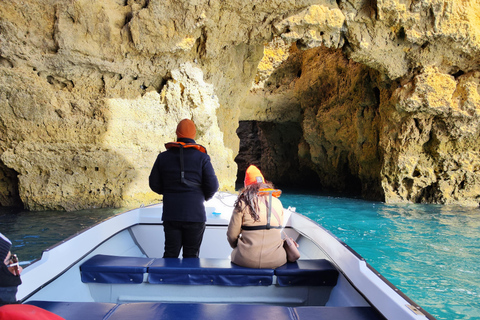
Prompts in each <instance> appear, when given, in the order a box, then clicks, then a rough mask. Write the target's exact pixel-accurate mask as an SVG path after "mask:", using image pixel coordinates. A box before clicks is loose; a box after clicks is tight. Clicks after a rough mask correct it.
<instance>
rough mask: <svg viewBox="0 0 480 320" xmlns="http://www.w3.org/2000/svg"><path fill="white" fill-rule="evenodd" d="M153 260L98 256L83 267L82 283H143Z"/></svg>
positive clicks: (86, 262) (81, 267) (81, 268)
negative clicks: (144, 275)
mask: <svg viewBox="0 0 480 320" xmlns="http://www.w3.org/2000/svg"><path fill="white" fill-rule="evenodd" d="M153 260H154V259H153V258H142V257H122V256H109V255H101V254H99V255H96V256H93V257H92V258H90V259H89V260H87V261H85V262H84V263H83V264H82V265H81V266H80V270H81V271H82V282H87V283H88V282H96V283H142V282H143V274H144V273H146V272H147V267H148V266H149V265H150V264H151V263H152V262H153Z"/></svg>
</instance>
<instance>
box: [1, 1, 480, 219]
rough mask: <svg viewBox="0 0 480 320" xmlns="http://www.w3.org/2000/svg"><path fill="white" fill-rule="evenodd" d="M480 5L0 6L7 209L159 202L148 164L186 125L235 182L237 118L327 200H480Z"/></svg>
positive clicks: (224, 176)
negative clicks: (339, 195)
mask: <svg viewBox="0 0 480 320" xmlns="http://www.w3.org/2000/svg"><path fill="white" fill-rule="evenodd" d="M479 11H480V4H479V3H478V1H474V0H470V1H468V0H467V1H437V0H426V1H412V2H408V4H407V3H405V2H404V1H395V0H391V1H366V0H365V1H360V0H355V1H348V2H347V1H343V0H340V1H313V0H312V1H309V0H304V1H276V0H269V1H260V0H258V1H249V2H245V1H240V0H237V1H235V0H227V1H187V0H185V1H175V2H170V1H157V0H150V1H147V0H144V1H134V0H121V1H120V0H105V1H91V0H77V1H74V2H72V1H65V0H51V1H46V0H43V1H40V0H26V1H18V0H13V1H8V2H2V3H0V204H1V205H19V204H23V205H24V206H25V207H26V208H28V209H31V210H45V209H58V210H78V209H83V208H94V207H106V206H137V205H140V204H148V203H152V202H157V201H159V200H160V199H161V198H160V197H159V196H158V195H156V194H154V193H153V192H151V191H150V189H149V187H148V175H149V171H150V168H151V166H152V165H153V162H154V160H155V157H156V155H157V154H158V152H160V151H162V150H164V146H163V145H164V143H166V142H169V141H171V140H173V139H174V138H175V135H174V131H175V126H176V124H177V122H178V121H179V120H181V119H183V118H187V117H188V118H191V119H193V120H194V121H195V122H196V123H197V126H198V135H197V141H198V142H199V143H201V144H203V145H205V146H206V147H207V150H208V152H209V154H210V155H211V157H212V162H213V164H214V167H215V170H216V171H217V174H218V177H219V180H220V183H221V188H222V190H230V191H231V190H233V188H234V186H235V181H236V179H237V163H236V162H235V158H236V157H237V156H239V147H240V144H239V143H240V141H239V138H238V136H237V133H236V130H237V128H238V127H239V121H258V123H260V124H259V125H258V128H260V131H261V134H260V137H261V139H263V140H262V141H263V142H262V148H263V149H262V152H261V156H260V159H258V161H259V162H258V163H259V164H262V166H263V167H264V168H265V170H266V172H267V173H269V174H270V175H272V176H271V177H268V178H269V180H275V179H278V180H279V182H283V183H287V184H290V183H292V184H298V182H299V181H294V180H295V177H297V179H298V180H300V182H301V180H304V179H303V178H302V177H303V176H302V174H301V173H299V172H297V173H298V174H293V171H292V172H291V173H289V172H288V170H285V168H293V166H294V165H299V164H300V163H301V167H302V168H304V170H305V171H303V172H307V171H308V170H311V171H310V172H314V173H315V174H316V175H317V177H318V184H319V186H321V187H322V188H324V189H326V190H328V191H338V192H347V191H348V192H353V193H358V194H362V195H363V196H364V197H369V198H374V199H378V200H385V201H387V202H433V203H445V204H448V203H455V204H463V205H474V206H478V204H479V202H480V154H479V150H480V148H479V147H480V146H479V142H478V141H479V129H478V128H479V123H478V122H479V108H480V107H479V106H480V104H479V102H480V101H479V90H478V85H479V82H480V76H479V70H478V66H479V65H480V63H479V62H480V61H479V60H480V54H479V50H480V21H479V19H480V17H479V16H478V12H479ZM285 137H289V139H288V141H286V139H285ZM284 142H287V143H284ZM287 151H288V152H287ZM289 154H290V155H291V157H289ZM262 157H263V158H262ZM240 158H242V155H241V154H240ZM242 161H244V162H245V161H249V160H245V159H244V160H242ZM282 163H283V167H282V166H280V165H279V164H282ZM262 169H263V168H262ZM302 170H303V169H302ZM317 177H316V178H317ZM316 178H315V179H316ZM292 179H293V180H292ZM315 179H313V180H315Z"/></svg>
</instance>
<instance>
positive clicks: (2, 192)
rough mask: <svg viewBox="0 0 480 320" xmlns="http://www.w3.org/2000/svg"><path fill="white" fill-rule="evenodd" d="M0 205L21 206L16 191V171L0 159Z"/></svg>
mask: <svg viewBox="0 0 480 320" xmlns="http://www.w3.org/2000/svg"><path fill="white" fill-rule="evenodd" d="M0 206H2V207H22V208H23V203H22V200H21V198H20V194H19V191H18V173H17V172H16V171H15V170H12V169H10V168H8V167H7V166H5V164H4V163H3V162H2V161H0Z"/></svg>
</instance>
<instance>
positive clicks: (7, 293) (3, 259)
mask: <svg viewBox="0 0 480 320" xmlns="http://www.w3.org/2000/svg"><path fill="white" fill-rule="evenodd" d="M11 247H12V242H11V241H10V240H9V239H8V238H7V237H5V236H4V235H3V234H2V233H0V306H2V305H5V304H10V303H17V299H16V294H17V287H18V286H19V285H20V284H21V283H22V280H20V272H22V267H20V266H18V264H17V265H16V266H15V267H14V266H13V263H12V262H11V260H10V259H11V253H10V248H11Z"/></svg>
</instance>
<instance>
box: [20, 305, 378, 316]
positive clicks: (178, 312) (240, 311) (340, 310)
mask: <svg viewBox="0 0 480 320" xmlns="http://www.w3.org/2000/svg"><path fill="white" fill-rule="evenodd" d="M28 304H31V305H35V306H37V307H41V308H44V309H46V310H49V311H51V312H53V313H55V314H57V315H59V316H61V317H64V318H65V319H66V320H84V319H89V320H131V319H142V320H154V319H175V320H186V319H196V320H225V319H228V320H237V319H238V320H245V319H249V320H269V319H272V320H305V319H316V320H332V319H349V320H377V319H378V320H380V319H384V318H383V317H382V316H380V315H379V314H378V313H377V312H376V311H375V309H373V308H371V307H284V306H266V305H245V304H206V303H155V302H150V303H149V302H143V303H140V302H139V303H125V304H114V303H99V302H49V301H30V302H28Z"/></svg>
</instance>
